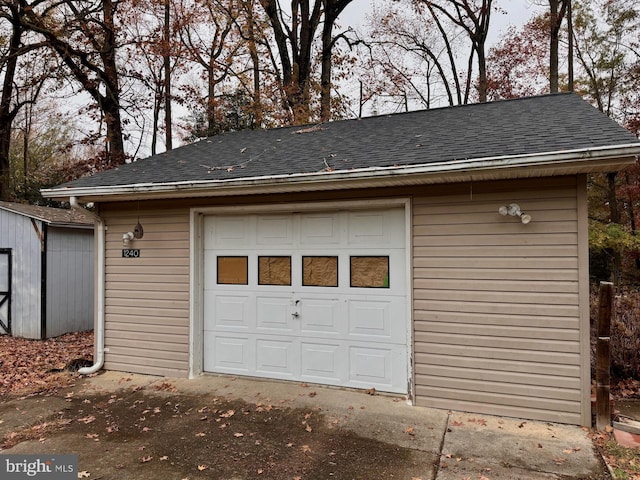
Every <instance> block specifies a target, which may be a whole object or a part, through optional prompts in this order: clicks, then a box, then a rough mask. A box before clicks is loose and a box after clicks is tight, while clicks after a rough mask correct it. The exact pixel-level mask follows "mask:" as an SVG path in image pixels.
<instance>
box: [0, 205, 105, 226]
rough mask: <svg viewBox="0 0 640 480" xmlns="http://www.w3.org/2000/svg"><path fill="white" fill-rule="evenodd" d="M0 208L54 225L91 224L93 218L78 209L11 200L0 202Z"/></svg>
mask: <svg viewBox="0 0 640 480" xmlns="http://www.w3.org/2000/svg"><path fill="white" fill-rule="evenodd" d="M0 209H2V210H7V211H9V212H13V213H17V214H18V215H24V216H25V217H30V218H35V219H38V220H42V221H43V222H45V223H50V224H54V225H93V219H92V218H91V217H89V216H88V215H86V214H84V213H82V212H81V211H80V210H67V209H64V208H51V207H41V206H38V205H27V204H24V203H13V202H0Z"/></svg>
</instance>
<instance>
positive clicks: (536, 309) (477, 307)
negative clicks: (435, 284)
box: [414, 298, 578, 318]
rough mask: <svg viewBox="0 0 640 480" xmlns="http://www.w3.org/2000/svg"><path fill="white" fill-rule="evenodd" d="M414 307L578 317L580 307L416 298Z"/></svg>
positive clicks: (424, 309) (423, 309)
mask: <svg viewBox="0 0 640 480" xmlns="http://www.w3.org/2000/svg"><path fill="white" fill-rule="evenodd" d="M414 307H415V308H416V310H420V311H430V310H434V311H443V310H444V311H447V310H448V311H454V312H455V311H458V312H471V313H485V314H494V313H499V314H505V315H527V314H531V315H534V316H543V315H550V316H558V317H571V318H576V315H577V313H578V307H577V306H572V305H540V304H533V303H528V304H527V303H524V304H514V303H489V302H460V301H457V300H449V301H437V300H430V299H422V298H416V299H415V300H414Z"/></svg>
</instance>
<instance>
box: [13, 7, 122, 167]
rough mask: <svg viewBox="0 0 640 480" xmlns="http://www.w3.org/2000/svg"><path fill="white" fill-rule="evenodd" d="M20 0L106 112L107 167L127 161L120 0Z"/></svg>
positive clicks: (30, 22)
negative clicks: (118, 18)
mask: <svg viewBox="0 0 640 480" xmlns="http://www.w3.org/2000/svg"><path fill="white" fill-rule="evenodd" d="M17 1H18V2H19V8H20V9H21V16H20V24H21V26H22V27H23V28H24V29H26V30H30V31H33V32H35V33H38V34H39V35H41V37H42V38H43V39H44V42H45V43H46V44H47V45H48V46H49V47H50V48H51V49H52V50H53V51H55V52H56V53H57V54H58V55H59V57H60V59H61V61H62V63H63V64H64V65H65V66H66V68H67V69H68V71H69V72H70V73H71V75H72V76H73V78H74V79H75V80H76V81H77V82H78V83H79V84H80V85H81V87H82V89H83V90H84V91H85V92H87V93H88V94H89V95H90V96H91V97H92V98H93V100H94V101H95V103H96V105H97V106H98V108H99V110H100V112H101V114H102V115H103V118H104V122H105V125H106V130H107V132H106V142H105V145H106V149H105V157H104V159H103V167H104V168H108V167H111V166H115V165H118V164H121V163H124V161H125V158H126V153H125V147H124V136H123V130H122V117H121V100H120V95H121V92H120V78H119V70H118V65H117V55H116V52H117V48H118V43H117V42H118V40H117V31H118V28H117V26H116V14H117V12H118V7H119V6H120V2H119V1H118V0H91V1H81V0H61V1H57V2H56V1H52V0H51V1H50V0H33V1H32V2H31V3H29V2H28V1H27V0H17ZM51 19H55V20H54V21H52V20H51Z"/></svg>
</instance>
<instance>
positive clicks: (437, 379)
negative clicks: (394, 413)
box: [416, 367, 580, 403]
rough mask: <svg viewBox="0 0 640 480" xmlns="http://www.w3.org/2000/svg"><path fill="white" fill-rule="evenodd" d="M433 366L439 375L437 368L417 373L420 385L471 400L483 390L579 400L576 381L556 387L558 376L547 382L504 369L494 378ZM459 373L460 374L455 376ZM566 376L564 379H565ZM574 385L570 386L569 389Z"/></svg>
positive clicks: (484, 392) (533, 397)
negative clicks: (440, 374)
mask: <svg viewBox="0 0 640 480" xmlns="http://www.w3.org/2000/svg"><path fill="white" fill-rule="evenodd" d="M432 370H439V371H440V373H442V374H443V375H442V376H438V375H437V372H434V374H433V375H416V379H419V380H420V382H419V383H420V385H421V386H424V387H436V388H442V389H444V388H446V389H451V390H456V391H458V392H466V393H461V397H462V398H464V397H466V398H467V399H469V400H474V399H476V398H477V397H478V396H481V395H482V394H490V395H494V394H497V395H509V396H513V397H528V398H529V399H532V400H538V399H540V400H543V401H545V402H546V401H549V400H554V401H560V402H562V401H567V402H576V403H579V402H580V391H579V390H578V388H579V386H580V385H579V381H577V382H575V383H573V384H571V383H569V382H568V381H565V386H566V387H567V388H559V387H557V386H555V384H556V383H557V382H558V381H559V378H558V377H548V378H547V379H546V380H547V381H546V382H543V383H541V381H542V380H543V379H542V378H540V377H537V378H536V377H534V376H532V375H520V378H518V376H517V375H516V374H507V373H503V374H502V377H503V378H504V380H506V381H502V382H501V381H497V380H496V377H498V376H499V374H498V373H497V372H481V371H476V373H477V376H476V377H473V378H469V377H468V376H463V375H464V371H463V370H462V369H458V370H457V371H456V370H455V369H444V368H437V367H433V368H432ZM456 373H459V374H460V375H459V376H454V375H455V374H456ZM565 380H567V379H565ZM572 388H573V389H572Z"/></svg>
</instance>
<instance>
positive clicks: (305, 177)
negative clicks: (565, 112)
mask: <svg viewBox="0 0 640 480" xmlns="http://www.w3.org/2000/svg"><path fill="white" fill-rule="evenodd" d="M639 155H640V143H633V144H627V145H616V146H612V147H596V148H590V149H579V150H566V151H560V152H550V153H542V154H530V155H519V156H499V157H488V158H479V159H461V160H451V161H445V162H433V163H427V164H420V165H408V166H391V167H370V168H362V169H354V170H335V171H332V172H325V171H321V172H314V173H298V174H289V175H272V176H261V177H247V178H242V179H230V180H199V181H184V182H167V183H137V184H129V185H116V186H97V187H78V188H73V187H72V188H50V189H43V190H42V191H41V193H42V195H43V196H44V197H46V198H56V199H65V198H69V197H71V196H74V197H78V198H79V199H82V200H83V201H93V200H112V201H120V200H128V199H131V198H138V199H143V198H147V199H152V198H178V197H198V196H228V195H239V194H244V195H247V194H258V193H276V192H278V193H283V192H290V191H294V192H299V191H310V190H332V189H336V190H337V189H344V188H358V187H375V186H394V185H396V186H397V185H412V184H415V185H419V184H429V183H451V182H455V181H465V180H468V179H473V180H476V181H477V180H483V179H496V178H505V179H506V178H516V175H511V173H510V172H513V171H516V170H521V169H525V168H526V169H527V170H529V171H530V172H529V173H530V175H529V176H535V173H536V171H542V170H544V171H546V172H547V173H546V174H547V175H549V173H548V171H549V170H552V171H553V172H556V173H551V174H552V175H553V174H556V175H569V174H575V173H587V172H589V171H609V170H617V169H619V168H621V167H624V166H626V165H630V164H633V163H634V162H635V161H636V160H637V157H638V156H639Z"/></svg>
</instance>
